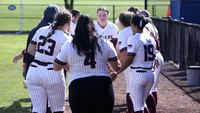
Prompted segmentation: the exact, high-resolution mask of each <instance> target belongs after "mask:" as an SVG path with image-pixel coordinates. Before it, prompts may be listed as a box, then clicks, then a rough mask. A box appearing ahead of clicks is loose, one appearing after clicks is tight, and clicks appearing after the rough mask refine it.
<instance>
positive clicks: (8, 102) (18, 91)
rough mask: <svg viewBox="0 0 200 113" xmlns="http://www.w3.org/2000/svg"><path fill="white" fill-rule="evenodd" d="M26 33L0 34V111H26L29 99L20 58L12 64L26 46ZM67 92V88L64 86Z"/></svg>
mask: <svg viewBox="0 0 200 113" xmlns="http://www.w3.org/2000/svg"><path fill="white" fill-rule="evenodd" d="M27 37H28V34H23V35H14V34H13V35H11V34H8V35H7V34H2V35H0V53H1V55H0V92H1V93H0V113H28V112H30V110H31V108H30V107H31V101H30V97H29V93H28V90H27V89H24V87H23V81H24V79H23V77H22V60H20V61H18V63H16V64H14V63H13V62H12V61H13V58H14V56H16V55H18V54H19V53H21V51H22V50H23V49H24V48H25V47H26V40H27ZM66 92H67V88H66Z"/></svg>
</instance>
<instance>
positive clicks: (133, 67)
mask: <svg viewBox="0 0 200 113" xmlns="http://www.w3.org/2000/svg"><path fill="white" fill-rule="evenodd" d="M130 68H131V69H146V70H149V69H152V67H150V68H146V67H132V66H131V67H130Z"/></svg>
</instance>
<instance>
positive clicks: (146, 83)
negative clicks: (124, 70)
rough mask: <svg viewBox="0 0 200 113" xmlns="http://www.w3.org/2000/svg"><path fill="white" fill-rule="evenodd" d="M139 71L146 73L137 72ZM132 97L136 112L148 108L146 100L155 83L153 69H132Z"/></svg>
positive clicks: (130, 75) (130, 76)
mask: <svg viewBox="0 0 200 113" xmlns="http://www.w3.org/2000/svg"><path fill="white" fill-rule="evenodd" d="M138 70H142V71H146V72H136V71H138ZM129 79H130V81H129V82H130V85H129V86H130V88H129V89H130V97H131V100H132V102H133V108H134V111H135V112H136V111H141V110H143V109H144V108H145V107H146V99H147V97H148V95H149V94H150V89H151V87H152V85H153V82H154V74H153V72H152V69H148V70H145V69H130V73H129Z"/></svg>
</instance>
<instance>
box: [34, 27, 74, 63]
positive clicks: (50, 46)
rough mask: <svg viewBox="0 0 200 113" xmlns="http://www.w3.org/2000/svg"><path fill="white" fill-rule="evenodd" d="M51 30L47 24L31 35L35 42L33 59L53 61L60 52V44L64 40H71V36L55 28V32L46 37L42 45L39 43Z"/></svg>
mask: <svg viewBox="0 0 200 113" xmlns="http://www.w3.org/2000/svg"><path fill="white" fill-rule="evenodd" d="M51 30H52V29H51V27H49V26H46V27H43V28H41V29H39V30H38V31H37V32H36V35H35V36H34V37H33V41H35V42H37V45H36V54H35V59H37V60H40V61H43V62H53V61H54V59H55V58H56V56H57V54H58V53H59V52H60V49H61V47H62V45H63V44H64V43H65V42H66V41H71V40H72V38H71V37H69V36H68V35H67V34H66V33H65V32H64V31H62V30H55V33H54V34H53V35H52V36H51V37H49V38H48V39H47V41H46V43H45V44H44V45H42V44H41V43H42V42H43V40H44V39H45V38H46V37H47V35H48V34H49V33H50V32H51Z"/></svg>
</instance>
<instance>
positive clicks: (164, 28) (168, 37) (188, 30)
mask: <svg viewBox="0 0 200 113" xmlns="http://www.w3.org/2000/svg"><path fill="white" fill-rule="evenodd" d="M152 20H153V23H154V24H155V26H156V27H157V29H158V32H159V38H160V48H161V53H162V55H163V57H164V60H165V61H173V62H174V63H176V64H179V66H180V68H182V69H186V66H191V65H194V66H200V25H198V24H191V23H185V22H182V21H178V20H172V19H171V18H168V19H163V18H152Z"/></svg>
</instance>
